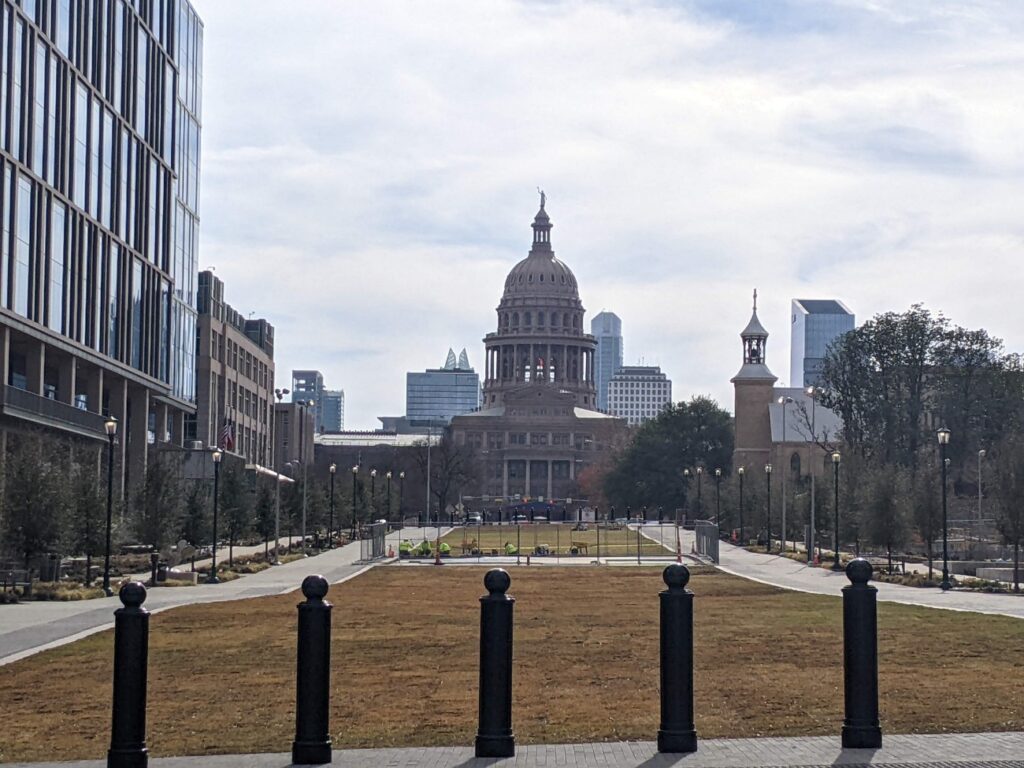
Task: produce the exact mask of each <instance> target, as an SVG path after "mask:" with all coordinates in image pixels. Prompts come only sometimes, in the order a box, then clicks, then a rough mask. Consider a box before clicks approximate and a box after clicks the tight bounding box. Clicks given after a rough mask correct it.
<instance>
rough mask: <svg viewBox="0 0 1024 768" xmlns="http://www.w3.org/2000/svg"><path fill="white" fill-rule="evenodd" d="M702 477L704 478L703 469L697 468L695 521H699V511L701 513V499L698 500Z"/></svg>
mask: <svg viewBox="0 0 1024 768" xmlns="http://www.w3.org/2000/svg"><path fill="white" fill-rule="evenodd" d="M702 477H704V467H697V519H698V520H699V519H700V515H701V511H702V508H701V503H700V502H701V499H700V485H701V483H700V481H701V478H702Z"/></svg>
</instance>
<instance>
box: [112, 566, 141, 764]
mask: <svg viewBox="0 0 1024 768" xmlns="http://www.w3.org/2000/svg"><path fill="white" fill-rule="evenodd" d="M118 597H120V598H121V604H122V605H123V606H124V607H123V608H118V609H117V610H116V611H114V712H113V725H112V727H111V729H110V750H109V751H108V752H107V768H145V766H146V764H147V762H148V760H149V752H148V751H147V749H146V665H147V662H148V657H149V611H147V610H146V609H145V608H143V607H142V604H143V603H144V602H145V601H146V588H145V587H144V586H143V585H142V583H141V582H138V581H133V582H131V583H129V584H125V585H124V586H123V587H121V591H120V592H119V593H118Z"/></svg>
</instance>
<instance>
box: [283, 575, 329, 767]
mask: <svg viewBox="0 0 1024 768" xmlns="http://www.w3.org/2000/svg"><path fill="white" fill-rule="evenodd" d="M302 594H303V595H305V596H306V602H304V603H299V606H298V607H299V641H298V664H297V671H296V676H295V679H296V684H295V741H294V742H292V762H293V763H296V764H297V765H323V764H324V763H329V762H331V733H330V728H329V725H328V714H329V712H328V710H329V709H330V703H331V604H330V603H328V602H327V601H326V600H324V596H325V595H326V594H327V579H325V578H324V577H323V576H307V577H306V578H305V579H303V581H302Z"/></svg>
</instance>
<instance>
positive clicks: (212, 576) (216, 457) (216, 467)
mask: <svg viewBox="0 0 1024 768" xmlns="http://www.w3.org/2000/svg"><path fill="white" fill-rule="evenodd" d="M223 456H224V454H223V453H221V452H220V451H219V450H218V451H214V452H213V551H212V552H211V555H210V573H209V575H208V576H207V577H206V583H207V584H219V583H220V579H218V578H217V509H218V502H219V499H218V498H217V497H218V496H220V460H221V458H222V457H223Z"/></svg>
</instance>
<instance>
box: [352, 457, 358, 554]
mask: <svg viewBox="0 0 1024 768" xmlns="http://www.w3.org/2000/svg"><path fill="white" fill-rule="evenodd" d="M358 475H359V465H358V464H356V465H355V466H353V467H352V541H355V540H356V477H358Z"/></svg>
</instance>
